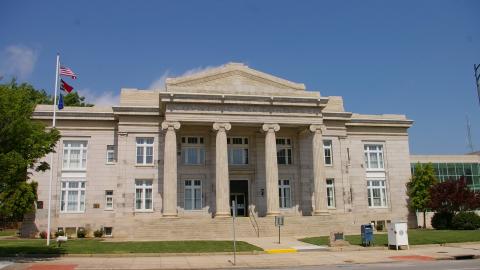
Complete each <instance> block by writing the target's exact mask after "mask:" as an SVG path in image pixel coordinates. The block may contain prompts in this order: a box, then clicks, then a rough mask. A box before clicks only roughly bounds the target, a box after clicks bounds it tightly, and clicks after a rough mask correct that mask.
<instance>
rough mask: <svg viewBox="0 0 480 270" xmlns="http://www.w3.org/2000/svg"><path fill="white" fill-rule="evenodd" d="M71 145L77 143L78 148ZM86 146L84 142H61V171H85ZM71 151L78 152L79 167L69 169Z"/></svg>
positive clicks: (86, 143)
mask: <svg viewBox="0 0 480 270" xmlns="http://www.w3.org/2000/svg"><path fill="white" fill-rule="evenodd" d="M72 143H79V144H80V146H72ZM87 146H88V142H87V141H86V140H64V141H63V158H62V170H64V171H85V170H87V153H88V151H87ZM72 150H79V151H80V154H79V167H78V168H72V167H71V164H72V162H71V152H72Z"/></svg>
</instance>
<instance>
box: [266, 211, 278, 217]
mask: <svg viewBox="0 0 480 270" xmlns="http://www.w3.org/2000/svg"><path fill="white" fill-rule="evenodd" d="M275 216H280V212H269V213H267V215H266V217H275Z"/></svg>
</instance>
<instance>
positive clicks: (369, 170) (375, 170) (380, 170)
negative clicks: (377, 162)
mask: <svg viewBox="0 0 480 270" xmlns="http://www.w3.org/2000/svg"><path fill="white" fill-rule="evenodd" d="M365 171H366V172H385V169H365Z"/></svg>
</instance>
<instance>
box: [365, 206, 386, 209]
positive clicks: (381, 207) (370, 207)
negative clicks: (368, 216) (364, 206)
mask: <svg viewBox="0 0 480 270" xmlns="http://www.w3.org/2000/svg"><path fill="white" fill-rule="evenodd" d="M368 209H388V206H369V207H368Z"/></svg>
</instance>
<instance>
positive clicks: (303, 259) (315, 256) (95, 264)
mask: <svg viewBox="0 0 480 270" xmlns="http://www.w3.org/2000/svg"><path fill="white" fill-rule="evenodd" d="M466 255H471V256H473V257H475V258H480V243H470V244H468V243H466V244H456V245H451V246H438V245H429V246H412V247H411V248H410V249H409V250H399V251H396V250H387V249H378V248H372V249H371V248H363V249H360V250H341V251H340V250H334V251H310V252H297V253H283V254H265V253H262V254H258V255H255V254H249V255H238V256H237V257H236V265H235V266H234V265H233V260H234V258H233V256H232V255H225V254H198V255H176V256H171V255H170V256H168V255H166V254H149V255H148V256H147V255H146V254H144V255H128V257H125V256H121V255H118V257H112V256H93V257H76V256H65V257H58V258H45V259H16V260H12V262H15V264H12V265H9V266H6V267H5V268H3V269H2V270H13V269H15V270H24V269H28V270H46V269H48V270H60V269H61V270H73V269H76V270H81V269H85V270H86V269H88V270H94V269H98V270H100V269H226V268H248V269H261V268H282V269H284V268H295V269H297V268H302V267H306V268H305V269H339V268H342V269H383V268H382V267H380V265H384V266H385V265H389V268H390V266H392V267H393V266H395V267H400V268H401V267H404V266H412V265H416V264H418V265H423V266H424V267H423V268H422V269H431V268H430V267H427V266H428V265H430V266H431V265H435V264H434V263H435V262H436V261H438V260H454V259H455V257H456V256H466ZM469 261H472V262H474V263H473V265H469V264H468V265H466V266H465V267H463V268H448V267H447V268H445V269H464V270H474V269H480V260H478V259H475V260H469ZM377 263H381V264H380V265H377ZM409 263H410V264H409ZM373 264H375V265H373ZM363 265H366V266H363ZM444 265H448V263H445V264H444ZM313 266H322V267H326V268H318V267H313ZM327 266H328V267H337V268H328V267H327ZM432 268H433V266H432ZM402 269H403V268H402ZM406 269H416V268H406ZM418 269H419V268H418ZM435 269H436V270H440V269H442V268H438V269H437V268H436V267H435Z"/></svg>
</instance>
